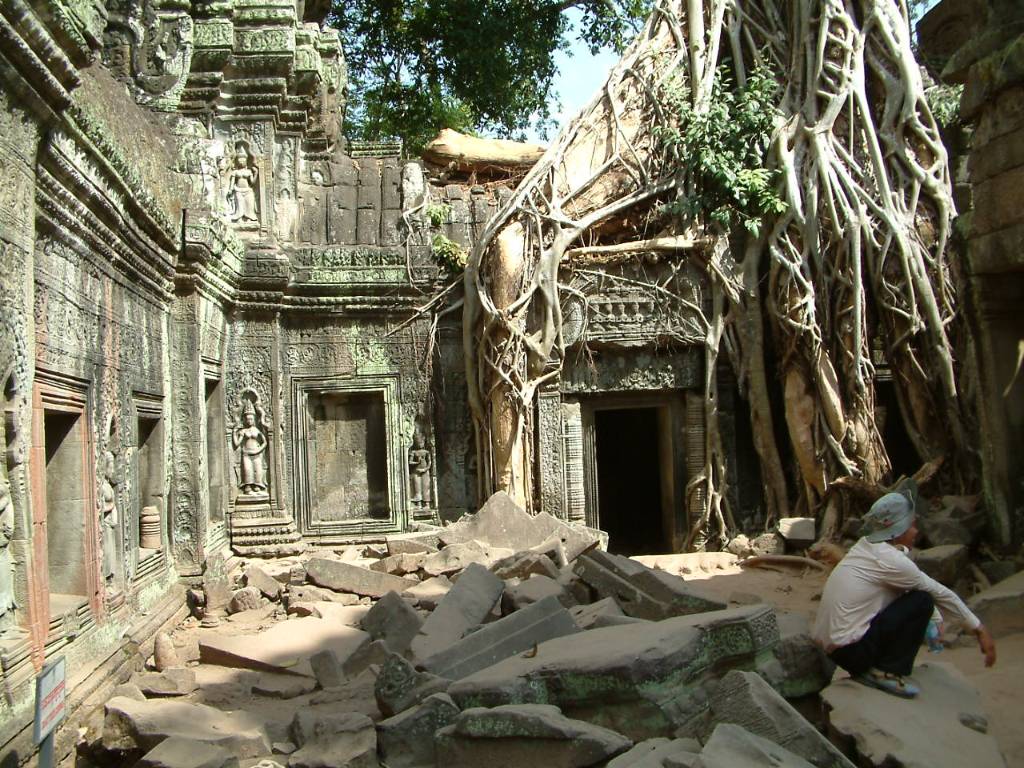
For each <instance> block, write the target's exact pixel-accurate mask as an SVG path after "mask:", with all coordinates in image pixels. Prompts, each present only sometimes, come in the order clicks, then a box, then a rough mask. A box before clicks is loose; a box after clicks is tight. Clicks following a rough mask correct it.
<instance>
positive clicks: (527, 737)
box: [434, 704, 633, 768]
mask: <svg viewBox="0 0 1024 768" xmlns="http://www.w3.org/2000/svg"><path fill="white" fill-rule="evenodd" d="M632 744H633V742H631V741H630V740H629V739H627V738H626V737H625V736H622V735H621V734H618V733H615V732H614V731H610V730H608V729H607V728H601V727H599V726H595V725H591V724H590V723H586V722H583V721H580V720H573V719H571V718H568V717H566V716H565V715H563V714H562V713H561V712H560V711H559V710H558V707H553V706H549V705H545V704H512V705H507V706H499V707H495V708H493V709H483V708H479V709H469V710H465V711H463V712H460V713H459V714H458V716H456V718H455V721H454V722H453V723H452V724H451V725H449V726H447V727H445V728H442V729H441V730H440V731H438V732H437V734H436V735H435V737H434V745H435V749H436V750H437V764H438V765H443V766H446V767H449V768H480V766H488V768H522V766H544V767H545V768H584V767H585V766H591V765H599V764H601V763H603V762H604V761H606V760H608V758H610V757H613V756H615V755H617V754H619V753H620V752H625V751H626V750H627V749H629V748H630V747H631V746H632Z"/></svg>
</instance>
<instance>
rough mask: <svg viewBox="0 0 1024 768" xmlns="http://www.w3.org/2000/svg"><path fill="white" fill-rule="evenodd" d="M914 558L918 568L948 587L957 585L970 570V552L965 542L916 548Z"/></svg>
mask: <svg viewBox="0 0 1024 768" xmlns="http://www.w3.org/2000/svg"><path fill="white" fill-rule="evenodd" d="M913 559H914V562H915V563H916V564H917V567H918V568H920V569H921V570H922V571H924V572H925V573H927V574H928V575H929V576H931V577H932V578H933V579H935V580H936V581H937V582H939V583H940V584H945V585H946V586H947V587H954V586H956V584H957V582H959V581H961V580H963V579H964V577H965V576H968V575H969V572H970V554H969V553H968V551H967V547H965V546H964V545H963V544H943V545H942V546H938V547H928V548H927V549H915V550H914V551H913Z"/></svg>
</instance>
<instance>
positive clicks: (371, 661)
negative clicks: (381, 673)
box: [341, 640, 391, 678]
mask: <svg viewBox="0 0 1024 768" xmlns="http://www.w3.org/2000/svg"><path fill="white" fill-rule="evenodd" d="M390 655H391V651H390V650H388V647H387V646H386V645H385V644H384V641H383V640H374V641H372V642H366V643H363V645H361V646H360V647H359V648H357V649H356V652H355V653H353V654H352V655H351V656H349V657H348V658H347V659H345V662H344V663H343V664H342V665H341V671H342V672H343V673H344V674H345V677H346V678H352V677H356V676H357V675H360V674H362V673H363V672H364V671H365V670H367V669H370V668H371V667H379V666H381V665H382V664H384V662H386V661H387V660H388V656H390Z"/></svg>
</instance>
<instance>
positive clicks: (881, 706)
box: [821, 662, 1006, 768]
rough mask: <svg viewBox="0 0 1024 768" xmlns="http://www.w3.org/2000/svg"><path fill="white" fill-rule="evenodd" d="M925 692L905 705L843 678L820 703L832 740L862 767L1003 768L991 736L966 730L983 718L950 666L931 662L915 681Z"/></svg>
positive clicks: (918, 670)
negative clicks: (965, 719) (971, 719)
mask: <svg viewBox="0 0 1024 768" xmlns="http://www.w3.org/2000/svg"><path fill="white" fill-rule="evenodd" d="M911 677H912V679H913V681H914V682H915V683H916V684H917V685H918V687H919V688H920V689H921V693H920V694H918V696H917V698H915V699H909V700H908V699H901V698H897V697H896V696H892V695H890V694H887V693H883V692H882V691H878V690H875V689H874V688H868V687H867V686H864V685H861V684H860V683H856V682H854V681H853V680H851V679H849V678H842V679H840V680H837V681H836V682H834V683H832V685H830V686H829V687H828V688H826V689H825V690H824V691H822V694H821V697H822V702H823V705H824V708H825V712H826V716H827V718H828V722H829V733H830V734H834V736H833V740H834V741H835V742H836V744H837V745H838V746H839V747H840V749H842V750H843V751H844V752H846V753H847V754H849V755H851V756H852V755H856V756H857V759H856V762H857V764H858V765H862V766H878V767H879V768H880V767H881V766H885V768H889V767H890V766H894V767H896V768H926V766H927V767H928V768H935V766H945V765H949V766H954V765H955V766H971V768H1005V765H1006V762H1005V761H1004V760H1003V756H1002V755H1001V754H1000V752H999V747H998V745H997V744H996V742H995V739H993V738H992V737H991V736H988V735H986V734H983V733H979V732H978V731H976V730H974V729H973V728H971V727H969V726H967V725H964V722H963V716H964V715H969V716H976V717H982V718H983V717H984V711H983V710H982V709H981V703H980V699H979V697H978V692H977V691H976V690H974V688H973V687H972V686H971V685H970V684H969V683H968V682H967V681H966V680H965V679H964V678H963V677H962V676H961V675H960V673H959V672H957V671H956V669H955V668H953V667H952V666H950V665H948V664H943V663H936V662H929V663H926V664H921V665H919V666H917V667H915V668H914V674H913V675H912V676H911Z"/></svg>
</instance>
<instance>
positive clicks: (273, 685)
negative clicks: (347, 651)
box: [252, 651, 330, 699]
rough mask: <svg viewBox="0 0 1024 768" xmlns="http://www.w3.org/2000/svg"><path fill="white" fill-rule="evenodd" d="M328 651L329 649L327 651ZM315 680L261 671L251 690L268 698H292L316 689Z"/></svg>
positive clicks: (302, 676)
mask: <svg viewBox="0 0 1024 768" xmlns="http://www.w3.org/2000/svg"><path fill="white" fill-rule="evenodd" d="M328 653H330V651H328ZM316 684H317V681H316V679H315V678H313V677H307V676H306V675H280V674H277V673H274V672H262V673H260V676H259V677H258V678H257V680H256V682H255V683H253V685H252V692H253V693H254V694H256V695H257V696H266V697H267V698H270V699H294V698H296V697H297V696H304V695H305V694H307V693H312V692H313V691H314V690H315V689H316Z"/></svg>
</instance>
